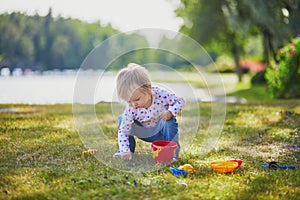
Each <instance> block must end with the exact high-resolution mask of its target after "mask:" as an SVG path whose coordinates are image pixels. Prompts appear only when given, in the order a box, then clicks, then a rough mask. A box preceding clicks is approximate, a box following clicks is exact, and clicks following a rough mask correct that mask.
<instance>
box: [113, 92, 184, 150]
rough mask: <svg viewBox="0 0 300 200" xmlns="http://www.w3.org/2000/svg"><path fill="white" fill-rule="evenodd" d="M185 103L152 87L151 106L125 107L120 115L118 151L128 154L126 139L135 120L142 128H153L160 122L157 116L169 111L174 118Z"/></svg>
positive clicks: (168, 93) (173, 95) (171, 94)
mask: <svg viewBox="0 0 300 200" xmlns="http://www.w3.org/2000/svg"><path fill="white" fill-rule="evenodd" d="M184 105H185V101H184V99H182V98H179V97H177V96H176V95H175V94H173V93H170V92H169V91H167V90H164V89H161V88H159V87H152V104H151V106H150V107H148V108H136V107H132V106H130V105H127V106H126V108H125V110H124V113H123V115H122V122H121V124H120V127H119V129H118V143H119V151H120V152H121V153H123V152H130V148H129V140H128V137H129V135H130V132H131V125H132V124H133V122H134V121H135V120H136V121H138V122H140V123H141V124H142V125H143V126H144V127H154V126H156V125H157V123H158V121H159V120H160V118H159V114H160V113H161V112H162V111H164V110H169V111H170V112H171V113H172V114H173V116H176V115H177V114H178V113H179V112H180V111H181V110H182V109H183V107H184Z"/></svg>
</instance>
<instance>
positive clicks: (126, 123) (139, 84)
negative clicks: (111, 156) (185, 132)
mask: <svg viewBox="0 0 300 200" xmlns="http://www.w3.org/2000/svg"><path fill="white" fill-rule="evenodd" d="M117 93H118V97H119V98H120V99H121V100H124V101H126V102H127V105H126V108H125V110H124V112H123V115H122V116H120V117H119V120H118V144H119V152H118V153H117V154H116V155H120V156H121V158H122V159H123V160H131V159H132V156H133V153H134V150H135V146H136V142H135V138H134V136H136V137H137V138H139V139H141V140H143V141H146V142H153V141H155V140H169V141H174V142H176V143H177V145H178V148H177V150H176V152H175V156H174V159H173V160H174V161H176V160H177V159H178V154H179V151H180V145H179V135H178V123H177V121H176V116H177V115H178V114H179V113H180V111H181V110H182V109H183V107H184V105H185V101H184V99H182V98H179V97H177V96H176V95H175V94H173V93H170V92H169V91H167V90H165V89H162V88H159V87H156V86H152V85H151V81H150V76H149V74H148V71H147V70H146V68H144V67H142V66H140V65H138V64H135V63H130V64H128V66H127V67H125V68H123V69H122V70H121V71H119V73H118V75H117Z"/></svg>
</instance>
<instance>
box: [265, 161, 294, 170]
mask: <svg viewBox="0 0 300 200" xmlns="http://www.w3.org/2000/svg"><path fill="white" fill-rule="evenodd" d="M262 167H263V168H269V169H275V170H276V169H278V168H280V169H295V168H296V166H282V165H279V164H278V163H277V162H270V163H269V164H264V165H262Z"/></svg>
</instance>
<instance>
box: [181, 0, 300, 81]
mask: <svg viewBox="0 0 300 200" xmlns="http://www.w3.org/2000/svg"><path fill="white" fill-rule="evenodd" d="M176 12H177V15H178V16H180V17H182V18H183V19H184V21H185V24H184V25H183V27H182V28H181V30H182V31H183V32H185V33H187V34H188V35H190V36H191V37H193V38H194V39H195V40H197V41H198V42H200V44H203V45H204V46H205V47H206V48H212V49H213V50H215V51H218V52H222V53H227V52H230V54H231V55H232V56H233V57H234V60H235V63H236V69H237V73H238V75H239V79H240V78H241V72H240V71H239V70H240V68H239V66H238V60H239V57H240V55H241V54H242V53H243V50H244V45H245V43H246V41H247V40H246V38H247V37H249V36H250V35H252V36H253V35H254V36H255V35H262V38H263V40H262V42H263V48H264V51H263V54H264V55H263V58H264V62H266V63H269V62H270V60H275V61H277V56H276V54H277V51H278V49H279V48H280V47H282V46H283V45H284V43H285V42H287V41H289V40H290V39H291V38H293V37H295V36H296V35H298V34H299V31H300V30H299V20H300V0H268V1H261V0H253V1H249V0H212V1H204V0H192V1H187V0H181V7H179V8H178V9H177V11H176Z"/></svg>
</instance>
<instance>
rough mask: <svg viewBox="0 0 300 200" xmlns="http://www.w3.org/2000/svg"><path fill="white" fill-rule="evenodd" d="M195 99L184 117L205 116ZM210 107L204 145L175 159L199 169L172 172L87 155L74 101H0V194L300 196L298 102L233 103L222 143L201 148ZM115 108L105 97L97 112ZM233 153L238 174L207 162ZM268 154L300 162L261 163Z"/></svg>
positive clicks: (110, 129)
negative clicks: (119, 165) (274, 166)
mask: <svg viewBox="0 0 300 200" xmlns="http://www.w3.org/2000/svg"><path fill="white" fill-rule="evenodd" d="M193 106H195V105H187V109H186V111H185V112H186V115H185V116H189V115H190V116H191V117H192V116H195V115H199V113H197V112H196V111H195V109H193ZM210 106H211V105H210V104H209V103H202V104H201V119H202V118H203V119H204V120H203V121H202V122H201V129H200V130H199V134H200V138H199V136H198V135H197V134H198V133H197V134H196V136H195V141H197V140H198V139H199V146H197V145H194V146H193V149H192V150H190V151H186V152H185V153H184V154H182V155H181V159H180V161H179V162H178V163H174V164H172V165H171V166H172V167H179V166H180V165H182V164H186V163H189V164H191V165H193V166H194V168H195V169H196V171H197V173H195V174H189V175H188V176H187V177H174V176H173V175H171V174H170V173H169V167H163V168H161V169H159V170H155V171H152V172H145V173H142V174H133V173H129V172H128V173H127V172H122V171H118V170H115V169H112V168H110V167H108V166H106V165H105V164H103V163H102V162H99V161H98V160H97V159H96V158H95V157H94V156H84V157H83V156H82V152H83V151H85V150H86V148H85V147H84V146H83V144H82V142H81V140H80V137H79V135H78V133H77V131H76V130H74V128H73V114H72V106H71V105H34V106H32V105H0V108H5V109H6V110H4V111H10V112H0V199H299V196H300V170H299V167H300V165H299V162H300V139H299V137H300V104H299V101H297V100H291V101H275V100H273V101H268V102H267V101H265V102H261V101H259V102H255V101H251V102H249V103H247V104H228V105H227V113H226V120H225V124H224V127H223V130H222V132H221V135H220V138H219V142H218V145H217V146H216V147H215V148H214V149H213V150H212V151H210V152H209V153H208V154H206V155H200V154H199V153H198V152H199V151H197V150H198V149H200V148H201V145H200V144H201V143H200V142H201V131H202V130H205V129H206V128H207V123H209V120H207V119H209V118H210ZM109 107H110V105H108V104H104V103H103V104H99V105H97V108H96V110H97V113H98V114H103V112H109ZM2 111H3V109H2ZM114 122H115V121H114V120H111V119H108V120H107V121H106V122H105V123H106V125H107V126H105V129H104V130H105V132H107V133H111V134H113V133H116V129H117V125H116V124H115V123H114ZM193 125H194V124H190V126H193ZM184 134H185V128H184V129H181V137H184V136H183V135H184ZM113 137H114V136H113V135H112V138H113ZM112 145H115V143H114V144H112ZM149 148H150V146H149ZM233 158H235V159H243V161H244V162H243V164H242V166H241V167H240V168H239V169H238V170H237V171H235V172H233V173H230V174H219V173H215V172H213V171H212V169H211V168H210V166H209V163H210V161H214V160H227V159H233ZM270 161H277V162H279V163H280V164H281V165H295V166H297V168H296V169H286V170H284V169H278V170H270V169H265V168H262V164H265V163H267V162H270Z"/></svg>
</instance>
